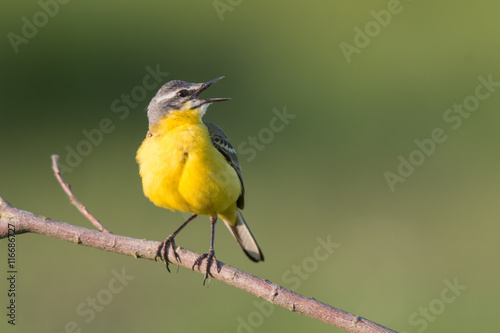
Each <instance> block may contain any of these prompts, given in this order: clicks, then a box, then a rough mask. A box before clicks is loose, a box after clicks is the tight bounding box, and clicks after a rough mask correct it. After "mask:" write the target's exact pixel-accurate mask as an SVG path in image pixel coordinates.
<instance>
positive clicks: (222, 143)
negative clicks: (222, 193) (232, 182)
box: [203, 120, 245, 209]
mask: <svg viewBox="0 0 500 333" xmlns="http://www.w3.org/2000/svg"><path fill="white" fill-rule="evenodd" d="M203 123H204V124H205V126H207V128H208V133H209V135H210V141H212V144H213V145H214V147H215V148H217V150H218V151H219V152H220V153H221V154H222V155H223V156H224V157H225V158H226V160H227V162H228V163H229V164H230V165H231V166H232V167H233V169H234V170H235V171H236V174H238V178H239V179H240V183H241V195H240V197H239V198H238V201H236V205H237V206H238V208H239V209H243V207H245V186H244V185H243V177H242V176H241V165H240V162H239V161H238V156H236V150H234V148H233V146H231V144H230V143H229V140H228V139H227V136H226V134H224V132H223V131H222V129H221V128H220V127H219V126H217V125H215V124H214V123H211V122H209V121H205V120H203Z"/></svg>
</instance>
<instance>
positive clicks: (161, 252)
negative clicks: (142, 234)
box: [155, 234, 181, 273]
mask: <svg viewBox="0 0 500 333" xmlns="http://www.w3.org/2000/svg"><path fill="white" fill-rule="evenodd" d="M170 250H172V252H173V253H174V256H175V260H177V262H181V257H179V255H178V254H177V252H176V251H175V241H174V235H173V234H172V235H170V236H168V237H167V238H166V239H165V240H164V241H163V242H161V244H160V246H159V247H158V251H157V252H156V256H155V260H156V259H157V258H161V259H163V261H165V266H166V267H167V270H168V272H169V273H170V268H169V267H168V264H169V263H170V260H168V252H169V251H170Z"/></svg>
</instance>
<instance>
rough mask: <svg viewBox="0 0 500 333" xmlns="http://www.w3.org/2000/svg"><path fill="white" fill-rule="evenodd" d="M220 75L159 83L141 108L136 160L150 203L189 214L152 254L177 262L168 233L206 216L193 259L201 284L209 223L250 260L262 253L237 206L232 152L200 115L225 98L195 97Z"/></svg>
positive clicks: (238, 182) (237, 172)
mask: <svg viewBox="0 0 500 333" xmlns="http://www.w3.org/2000/svg"><path fill="white" fill-rule="evenodd" d="M222 78H224V76H221V77H218V78H215V79H213V80H211V81H208V82H204V83H189V82H185V81H181V80H173V81H169V82H167V83H165V84H164V85H163V86H162V87H161V88H160V89H159V90H158V92H157V93H156V95H155V96H154V97H153V99H152V100H151V102H150V103H149V105H148V108H147V117H148V122H149V126H148V131H147V134H146V138H145V139H144V141H143V142H142V144H141V146H140V147H139V149H138V151H137V155H136V160H137V163H138V165H139V174H140V176H141V179H142V187H143V192H144V195H145V196H146V197H147V198H148V199H149V200H150V201H151V202H153V203H154V204H155V205H156V206H159V207H163V208H167V209H169V210H172V211H181V212H187V213H191V216H190V217H189V218H188V219H187V220H186V221H185V222H184V223H183V224H182V225H181V226H180V227H179V228H178V229H176V230H175V231H174V232H173V233H172V234H170V235H169V236H168V237H167V238H166V239H165V240H164V241H163V242H162V243H161V244H160V246H159V247H158V250H157V253H156V258H158V257H159V258H161V259H163V260H164V261H165V265H166V268H167V270H168V271H169V272H170V269H169V266H168V265H169V260H168V253H169V251H172V252H173V254H174V257H175V259H176V260H177V261H180V257H179V255H178V254H177V252H176V250H175V247H176V245H175V241H174V238H175V237H176V236H177V234H178V233H179V232H180V231H181V230H182V229H183V228H184V227H185V226H186V225H187V224H188V223H189V222H191V221H192V220H194V219H195V218H196V217H197V216H198V215H207V216H209V218H210V227H211V239H210V247H209V250H208V252H206V253H203V254H202V255H200V256H199V257H198V258H197V259H196V260H195V262H194V264H193V266H192V269H193V270H194V268H195V266H197V267H198V269H200V267H201V264H202V262H203V260H204V259H206V269H205V275H204V279H203V285H205V281H206V280H207V278H208V277H209V276H211V277H213V275H212V273H211V272H210V267H211V266H212V263H213V261H214V260H215V263H216V266H217V270H218V271H219V267H218V265H217V259H216V258H215V251H214V239H215V225H216V221H217V219H218V218H220V219H222V220H223V221H224V223H225V225H226V226H227V227H228V229H229V231H230V232H231V233H232V235H233V236H234V238H235V239H236V240H237V241H238V243H239V244H240V246H241V248H242V249H243V251H244V252H245V254H246V255H247V256H248V258H250V259H251V260H252V261H254V262H259V261H263V260H264V255H263V254H262V251H261V249H260V247H259V245H258V244H257V241H256V240H255V237H254V236H253V235H252V232H251V231H250V229H249V228H248V225H247V223H246V222H245V219H244V218H243V215H242V214H241V210H242V209H243V208H244V206H245V187H244V185H243V177H242V173H241V165H240V163H239V161H238V157H237V155H236V151H235V149H234V148H233V146H232V145H231V144H230V143H229V141H228V138H227V136H226V134H224V132H223V131H222V129H221V128H220V127H219V126H217V125H215V124H214V123H211V122H208V121H205V120H203V119H202V118H203V116H204V114H205V112H206V110H207V108H208V106H209V105H211V104H212V103H215V102H222V101H227V100H230V98H208V99H200V98H199V96H200V94H201V93H202V92H203V91H205V90H206V89H207V88H208V87H210V86H211V85H212V84H214V83H215V82H217V81H219V80H221V79H222Z"/></svg>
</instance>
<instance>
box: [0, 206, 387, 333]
mask: <svg viewBox="0 0 500 333" xmlns="http://www.w3.org/2000/svg"><path fill="white" fill-rule="evenodd" d="M28 232H31V233H36V234H40V235H46V236H49V237H53V238H57V239H61V240H66V241H68V242H72V243H76V244H80V245H85V246H89V247H93V248H96V249H101V250H104V251H109V252H115V253H120V254H125V255H129V256H133V257H135V258H144V259H150V260H155V257H156V250H157V249H158V246H159V245H160V242H157V241H150V240H144V239H135V238H130V237H125V236H119V235H114V234H110V233H103V232H98V231H95V230H90V229H86V228H83V227H79V226H75V225H71V224H67V223H64V222H59V221H55V220H52V219H49V218H45V217H41V216H38V215H35V214H33V213H30V212H26V211H23V210H20V209H17V208H14V207H12V206H11V205H10V204H9V203H8V202H7V201H5V200H3V199H2V198H1V197H0V239H1V238H5V237H12V235H14V234H15V235H19V234H22V233H28ZM176 251H177V254H178V255H179V257H180V261H179V262H177V261H176V258H175V255H174V254H173V251H169V260H170V261H171V262H172V263H174V264H177V265H179V266H183V267H186V268H189V269H191V267H193V264H194V262H195V261H196V259H197V258H198V257H199V254H197V253H194V252H191V251H189V250H187V249H184V248H181V247H177V248H176ZM217 267H219V268H220V271H217ZM198 271H199V272H201V273H202V274H205V265H201V267H200V268H199V269H198ZM211 273H212V275H213V277H214V278H215V279H217V280H220V281H222V282H225V283H227V284H229V285H232V286H234V287H236V288H239V289H241V290H244V291H246V292H248V293H251V294H253V295H255V296H257V297H260V298H262V299H265V300H267V301H269V302H271V303H273V304H276V305H279V306H281V307H284V308H286V309H289V310H291V311H293V312H298V313H300V314H303V315H305V316H308V317H311V318H313V319H316V320H319V321H322V322H325V323H327V324H329V325H332V326H335V327H338V328H341V329H343V330H345V331H348V332H356V333H397V332H396V331H393V330H391V329H389V328H387V327H384V326H382V325H379V324H377V323H375V322H372V321H370V320H368V319H365V318H362V317H359V316H356V315H354V314H352V313H349V312H346V311H343V310H341V309H338V308H335V307H333V306H330V305H328V304H325V303H321V302H319V301H317V300H315V299H314V298H309V297H305V296H303V295H300V294H298V293H295V292H293V291H291V290H288V289H286V288H283V287H281V286H278V285H276V284H274V283H272V282H270V281H268V280H263V279H261V278H259V277H257V276H254V275H252V274H249V273H247V272H244V271H241V270H239V269H237V268H234V267H231V266H228V265H226V264H224V263H223V262H220V261H216V260H214V262H213V264H212V267H211Z"/></svg>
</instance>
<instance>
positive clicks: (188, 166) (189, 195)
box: [137, 121, 241, 216]
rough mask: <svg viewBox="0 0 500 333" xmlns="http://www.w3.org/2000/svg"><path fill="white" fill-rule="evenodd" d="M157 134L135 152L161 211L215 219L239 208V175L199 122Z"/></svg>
mask: <svg viewBox="0 0 500 333" xmlns="http://www.w3.org/2000/svg"><path fill="white" fill-rule="evenodd" d="M166 123H167V121H165V124H160V126H167V124H166ZM170 127H171V126H170ZM156 132H157V134H154V133H153V136H151V137H148V138H146V139H145V140H144V142H143V143H142V145H141V147H140V148H139V150H138V152H137V161H138V163H139V170H140V175H141V177H142V184H143V189H144V194H145V195H146V197H148V198H149V199H150V200H151V201H152V202H153V203H154V204H155V205H157V206H160V207H164V208H168V209H171V210H180V211H184V212H192V213H195V214H204V215H213V216H215V215H216V214H217V213H218V212H222V211H225V210H227V209H228V208H230V207H231V205H235V203H236V200H237V199H238V197H239V195H240V194H241V184H240V181H239V178H238V175H237V174H236V171H235V170H234V169H233V168H232V167H231V165H229V163H228V162H227V161H226V159H225V158H224V156H222V154H221V153H219V151H217V149H216V148H215V147H214V146H213V145H212V143H211V142H210V137H209V134H208V130H207V128H206V127H205V125H204V124H203V123H202V122H201V121H200V122H199V123H194V124H183V125H180V126H175V127H173V128H169V129H168V130H165V131H163V130H161V129H160V130H158V131H156Z"/></svg>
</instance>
